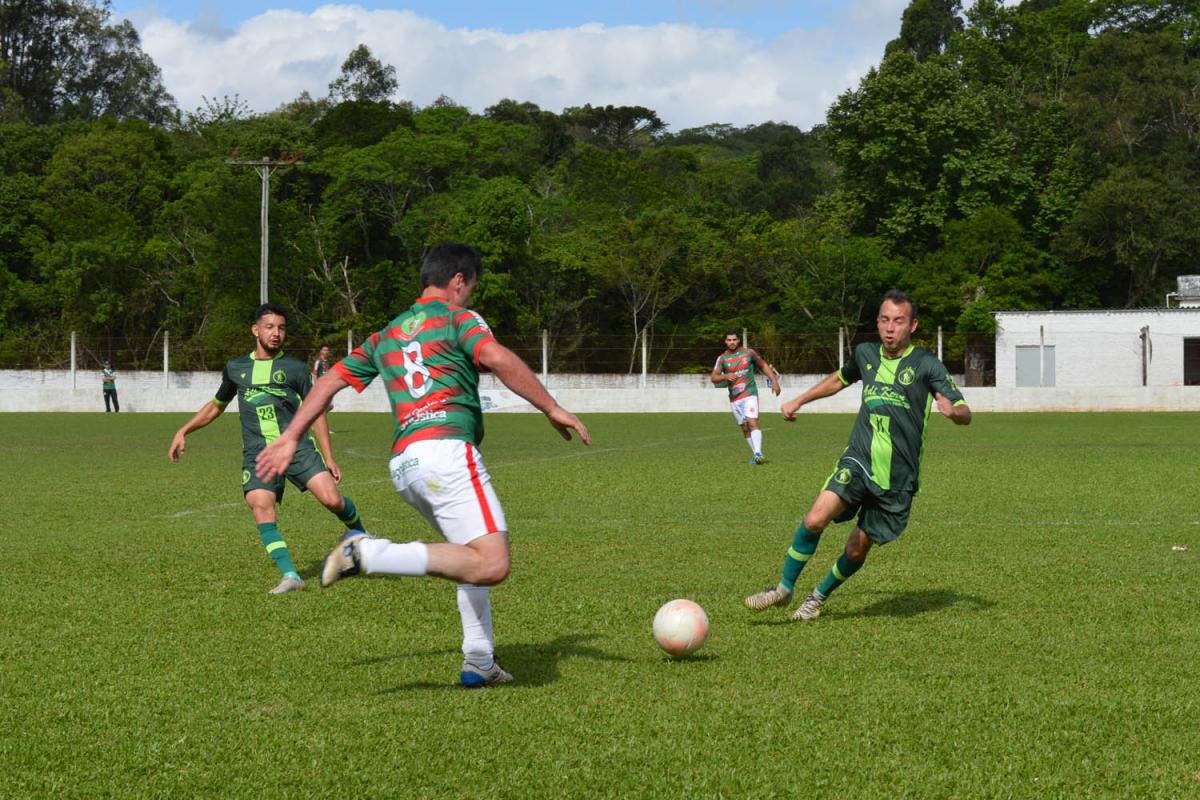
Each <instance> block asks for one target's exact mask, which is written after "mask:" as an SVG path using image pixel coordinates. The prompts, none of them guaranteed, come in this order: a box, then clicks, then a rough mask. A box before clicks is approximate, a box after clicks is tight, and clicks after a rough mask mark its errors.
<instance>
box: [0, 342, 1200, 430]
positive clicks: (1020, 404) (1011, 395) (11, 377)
mask: <svg viewBox="0 0 1200 800" xmlns="http://www.w3.org/2000/svg"><path fill="white" fill-rule="evenodd" d="M1156 352H1157V351H1156ZM823 377H824V376H823V375H785V376H784V384H783V386H784V391H783V395H782V396H781V397H779V398H777V397H775V396H774V395H771V394H769V393H767V392H765V391H763V389H764V388H765V387H762V386H760V387H759V388H760V395H759V397H760V403H761V408H762V412H763V413H764V414H774V413H778V411H779V406H780V401H781V400H786V399H789V398H791V397H794V396H795V395H797V394H799V393H800V392H802V391H804V389H806V388H808V387H809V386H812V385H813V384H815V383H817V382H818V381H820V380H821V379H822V378H823ZM956 380H957V378H956ZM1139 380H1140V376H1139ZM220 383H221V376H220V373H217V372H175V373H171V374H170V375H169V376H168V377H167V378H166V379H164V377H163V374H162V373H161V372H119V373H118V374H117V391H118V393H119V396H120V399H121V410H122V411H123V412H147V411H172V412H194V411H196V410H197V409H199V408H200V406H202V405H204V403H206V402H207V401H208V400H210V399H212V396H213V394H214V393H215V392H216V390H217V387H218V386H219V385H220ZM549 385H550V390H551V392H552V393H553V394H554V395H555V397H557V398H558V401H559V402H560V403H562V404H563V405H564V406H566V407H567V408H569V409H571V410H572V411H575V412H577V413H580V414H594V413H607V412H668V413H669V412H685V411H700V412H705V411H708V412H714V413H724V414H727V413H729V403H728V400H727V398H728V395H727V393H726V392H725V390H723V389H717V388H715V387H713V386H712V385H711V383H709V380H708V376H707V375H650V376H648V377H647V381H646V386H645V388H641V387H640V376H637V375H632V376H630V375H551V376H550V380H549ZM960 385H961V381H960ZM481 389H482V391H481V394H482V395H483V400H484V407H485V410H487V411H530V410H532V409H530V408H529V406H527V405H526V404H524V403H523V402H522V401H521V399H520V398H519V397H517V396H515V395H514V394H512V392H509V391H507V390H506V389H504V388H503V387H502V386H501V385H500V384H499V383H498V382H497V381H496V380H495V378H493V377H492V376H490V375H485V376H483V379H482V381H481ZM963 393H964V394H965V395H966V398H967V403H968V404H969V405H970V406H971V408H972V409H974V410H975V411H981V412H988V411H1200V387H1198V386H1150V387H1142V386H1140V385H1138V386H1124V387H1120V386H1108V387H1097V386H1087V387H1063V386H1060V387H1058V388H1045V389H1042V388H1033V389H1025V388H1022V389H1018V388H1015V387H1012V386H1008V387H987V388H981V387H964V388H963ZM860 398H861V389H860V387H859V386H858V385H855V386H852V387H850V388H849V389H846V390H845V391H842V392H840V393H838V394H836V395H834V396H833V397H829V398H826V399H824V400H819V401H817V402H816V403H814V404H812V405H811V406H808V407H806V408H805V409H804V411H803V412H802V413H824V414H831V413H854V412H856V411H857V410H858V406H859V400H860ZM334 403H335V405H336V407H337V410H338V412H346V411H375V412H386V411H387V410H388V407H387V396H386V393H385V392H384V390H383V387H382V385H381V384H379V383H375V384H372V385H371V386H370V387H368V388H367V390H366V391H365V392H363V393H362V394H361V395H359V394H356V393H355V392H354V390H353V389H345V390H343V391H342V392H341V393H340V394H339V395H338V396H337V397H336V398H334ZM103 410H104V397H103V394H102V392H101V387H100V373H99V372H95V371H90V372H89V371H80V372H77V373H76V379H75V386H74V387H72V383H71V374H70V373H69V372H66V371H15V370H0V412H5V411H101V412H102V411H103Z"/></svg>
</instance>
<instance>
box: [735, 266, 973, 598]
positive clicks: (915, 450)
mask: <svg viewBox="0 0 1200 800" xmlns="http://www.w3.org/2000/svg"><path fill="white" fill-rule="evenodd" d="M876 325H877V327H878V329H879V339H880V342H879V344H873V343H863V344H860V345H859V346H858V347H856V348H854V357H853V358H852V359H851V360H850V362H849V363H848V364H846V365H845V366H844V367H842V368H841V369H839V370H838V371H837V372H833V373H831V374H830V375H828V376H827V377H826V378H825V380H823V381H821V382H820V383H818V384H817V385H816V386H813V387H812V388H811V389H809V390H808V391H806V392H804V393H803V394H802V395H800V396H799V397H796V398H794V399H792V400H789V401H787V402H786V403H784V404H783V407H782V411H783V418H784V419H786V420H788V421H789V422H794V421H795V419H796V412H797V411H799V410H800V407H801V406H804V405H807V404H808V403H811V402H812V401H813V400H819V399H821V398H822V397H829V396H831V395H834V394H837V393H838V392H840V391H841V390H842V389H845V388H846V387H847V386H849V385H850V384H852V383H855V382H856V381H862V384H863V389H862V406H861V408H860V409H859V412H858V418H857V419H856V420H855V422H854V427H853V429H851V431H850V442H849V444H848V445H847V446H846V449H845V451H844V452H843V453H842V457H841V458H840V459H839V460H838V463H837V466H836V467H835V468H834V470H833V474H831V475H830V476H829V478H828V479H827V480H826V481H825V487H824V489H822V490H821V492H820V493H819V494H818V495H817V499H816V500H814V501H813V504H812V507H811V508H809V510H808V513H807V514H805V515H804V520H803V521H802V522H801V523H800V527H799V528H797V529H796V533H795V535H794V536H793V537H792V546H791V547H789V548H788V551H787V554H786V555H785V556H784V561H783V574H782V576H781V577H780V579H779V583H778V584H777V585H776V586H772V587H769V588H767V589H764V590H763V591H761V592H759V593H758V594H752V595H750V596H749V597H747V598H746V599H745V605H746V607H747V608H749V609H750V610H751V611H765V610H766V609H768V608H771V607H773V606H780V607H785V606H787V605H788V604H789V603H790V602H791V600H792V592H793V589H794V586H795V583H796V579H797V578H798V577H799V576H800V571H801V570H803V569H804V565H805V564H806V563H808V560H809V559H810V558H811V557H812V555H813V553H814V552H816V549H817V543H818V542H819V541H820V539H821V534H822V533H823V532H824V531H825V528H826V527H827V526H828V525H829V523H830V522H847V521H849V520H851V519H855V518H856V517H857V522H856V524H855V526H854V529H853V530H851V531H850V536H849V537H848V538H847V539H846V547H845V550H843V551H842V554H841V555H840V556H839V557H838V559H837V562H836V563H835V564H834V565H833V567H832V568H831V569H830V570H829V572H828V574H826V576H825V579H824V580H822V581H821V583H820V584H819V585H818V586H817V587H816V588H815V589H813V590H812V592H810V593H809V595H808V597H806V598H805V599H804V601H803V602H802V603H801V604H800V607H799V608H797V609H796V612H795V614H793V615H792V618H793V619H803V620H812V619H816V618H817V617H818V616H820V614H821V607H822V606H823V605H824V604H825V600H826V599H827V598H828V597H829V595H830V594H831V593H832V592H833V590H834V589H837V588H838V587H839V586H841V585H842V584H843V583H845V582H846V581H847V580H848V579H849V578H850V576H851V575H853V574H854V573H856V572H858V570H859V568H860V567H862V565H863V563H864V562H865V561H866V559H867V553H869V552H870V551H871V548H872V546H874V545H885V544H887V543H888V542H891V541H893V540H895V539H896V538H897V537H899V536H900V534H901V533H903V532H904V529H905V528H906V527H907V526H908V514H909V510H910V508H911V507H912V501H913V497H914V496H915V495H916V494H917V491H918V490H919V489H920V483H919V481H918V477H919V474H920V467H921V455H922V453H923V451H924V449H925V428H926V426H927V425H928V423H929V413H930V411H931V410H932V409H933V408H935V407H936V408H937V410H938V413H940V414H941V415H942V416H944V417H946V418H947V419H949V420H950V421H951V422H953V423H954V424H955V425H969V424H971V409H970V407H969V406H967V403H966V401H965V400H964V399H963V396H962V392H960V391H959V389H958V386H956V385H955V384H954V380H953V379H952V378H951V377H950V375H949V373H947V371H946V367H945V365H943V364H942V362H941V361H939V360H938V358H937V356H935V355H934V354H933V353H930V352H928V351H927V350H922V349H921V348H919V347H915V346H914V345H913V344H912V335H913V333H914V332H915V331H916V330H917V307H916V303H914V302H913V300H912V298H910V297H909V296H908V295H906V294H905V293H904V292H901V291H899V290H897V289H892V290H891V291H889V292H888V293H887V294H885V295H884V297H883V302H882V303H880V305H879V315H878V317H877V318H876Z"/></svg>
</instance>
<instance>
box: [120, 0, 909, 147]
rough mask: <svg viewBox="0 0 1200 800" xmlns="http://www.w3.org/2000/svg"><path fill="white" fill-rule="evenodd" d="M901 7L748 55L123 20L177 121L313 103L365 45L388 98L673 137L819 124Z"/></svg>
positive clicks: (701, 43) (350, 9)
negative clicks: (610, 114) (396, 87)
mask: <svg viewBox="0 0 1200 800" xmlns="http://www.w3.org/2000/svg"><path fill="white" fill-rule="evenodd" d="M905 4H906V0H855V2H853V3H850V4H849V5H848V6H847V8H846V9H845V10H844V11H843V12H842V13H841V15H840V17H839V19H838V20H837V22H836V23H835V26H834V27H832V28H822V29H808V30H801V29H797V30H793V31H781V32H780V33H779V35H778V36H777V37H776V38H775V39H774V40H773V41H772V42H770V43H769V44H767V45H760V44H758V43H757V42H755V41H754V40H752V39H751V38H750V37H747V36H744V35H741V34H739V33H737V32H736V31H734V30H731V29H714V28H701V27H697V26H693V25H678V24H659V25H654V26H602V25H582V26H579V27H576V28H563V29H556V30H542V31H530V32H525V33H519V34H510V33H501V32H497V31H493V30H486V29H454V30H451V29H447V28H446V27H444V26H442V25H441V24H439V23H437V22H435V21H432V20H430V19H427V18H424V17H421V16H418V15H417V14H414V13H412V12H409V11H367V10H365V9H363V8H361V7H358V6H344V5H327V6H322V7H321V8H318V9H317V10H315V11H313V12H312V13H301V12H295V11H269V12H267V13H264V14H261V15H259V16H257V17H254V18H251V19H249V20H247V21H245V22H243V23H242V24H241V25H239V26H238V27H237V28H236V29H235V30H232V31H230V30H223V29H220V28H219V26H217V25H215V24H214V21H213V20H212V19H209V18H204V19H201V20H198V21H196V22H192V23H179V22H175V21H173V20H170V19H167V18H165V17H160V16H148V15H145V14H139V15H137V16H136V17H131V19H132V21H133V22H134V24H135V25H136V26H137V27H138V29H139V31H140V33H141V34H142V46H143V48H144V49H145V51H146V52H147V53H148V54H149V55H150V56H151V57H152V58H153V59H154V61H155V62H156V63H157V64H158V65H159V66H160V67H161V68H162V71H163V80H164V83H165V84H166V86H167V89H168V91H170V92H171V93H172V94H173V95H174V96H175V98H176V100H177V101H178V103H179V106H180V108H183V109H192V108H196V107H198V106H200V105H201V102H202V100H201V98H202V96H203V97H209V98H219V97H221V96H223V95H230V96H232V95H235V94H236V95H239V96H240V97H241V98H242V99H243V100H245V101H246V102H247V103H249V105H250V107H251V108H253V109H255V110H256V111H267V110H270V109H273V108H276V107H278V106H279V105H280V104H281V103H285V102H287V101H289V100H292V99H293V98H295V97H296V96H298V95H299V94H300V93H301V92H302V91H308V92H309V93H310V94H312V95H313V96H314V97H320V96H323V95H324V94H326V92H327V87H328V85H329V82H330V81H332V80H333V79H334V78H336V77H337V75H338V72H339V70H340V68H341V63H342V61H343V60H344V59H345V58H346V56H347V55H348V54H349V52H350V51H351V50H352V49H353V48H354V47H356V46H357V45H358V44H359V43H365V44H366V45H367V46H368V47H369V48H370V49H371V52H372V53H373V54H374V55H375V56H376V57H377V58H378V59H380V60H381V61H383V62H384V63H387V64H391V65H393V66H394V67H395V68H396V76H397V79H398V80H399V83H400V91H399V93H398V94H399V96H400V97H401V98H404V99H408V100H412V101H413V102H414V103H416V104H417V105H427V104H428V103H430V102H432V101H433V100H434V99H436V98H437V97H438V96H439V95H442V94H445V95H448V96H450V97H452V98H453V99H454V100H455V101H457V102H459V103H462V104H464V105H467V106H469V107H470V108H471V109H472V110H474V111H482V110H483V109H484V108H486V107H487V106H489V105H491V104H493V103H495V102H496V101H498V100H500V99H502V98H505V97H509V98H513V99H515V100H519V101H532V102H534V103H537V104H538V105H539V106H541V107H542V108H545V109H548V110H550V111H555V112H557V111H561V110H562V109H563V108H565V107H567V106H578V105H583V104H585V103H591V104H593V105H603V104H608V103H613V104H617V105H643V106H647V107H649V108H652V109H654V110H655V111H657V112H658V114H659V116H660V117H661V118H662V119H663V120H664V121H666V122H667V123H668V124H669V125H670V126H671V127H672V128H673V129H676V130H678V129H681V128H687V127H693V126H697V125H703V124H705V123H709V122H726V123H732V124H734V125H749V124H754V123H759V122H765V121H767V120H776V121H788V122H791V123H792V124H795V125H799V126H801V127H803V128H809V127H811V126H812V125H815V124H817V123H820V122H822V121H823V120H824V117H825V110H826V109H827V108H828V106H829V104H830V102H832V101H833V99H834V98H836V97H837V95H838V94H840V93H841V92H843V91H845V90H846V89H849V88H852V87H853V86H855V85H856V84H857V81H858V79H859V78H861V77H862V75H863V74H865V73H866V71H867V69H869V68H870V67H871V66H872V65H873V64H876V63H878V60H879V57H880V56H881V54H882V52H883V47H884V44H886V42H887V41H888V40H889V39H891V38H893V37H894V36H895V35H896V31H897V30H898V29H899V20H900V14H901V12H902V11H903V8H904V6H905Z"/></svg>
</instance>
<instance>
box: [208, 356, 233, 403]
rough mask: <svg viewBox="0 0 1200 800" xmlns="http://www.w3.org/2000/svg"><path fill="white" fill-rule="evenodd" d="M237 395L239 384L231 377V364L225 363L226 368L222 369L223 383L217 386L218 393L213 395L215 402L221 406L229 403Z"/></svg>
mask: <svg viewBox="0 0 1200 800" xmlns="http://www.w3.org/2000/svg"><path fill="white" fill-rule="evenodd" d="M235 397H237V384H236V383H234V382H233V381H232V380H230V378H229V365H228V364H226V365H225V369H223V370H221V385H220V386H219V387H217V394H216V396H215V397H213V402H214V403H216V404H217V405H218V406H220V407H221V408H224V407H225V406H227V405H229V401H230V400H232V399H233V398H235Z"/></svg>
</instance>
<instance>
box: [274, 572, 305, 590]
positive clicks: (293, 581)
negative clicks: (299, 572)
mask: <svg viewBox="0 0 1200 800" xmlns="http://www.w3.org/2000/svg"><path fill="white" fill-rule="evenodd" d="M303 588H304V581H302V580H300V579H299V578H293V577H292V576H291V575H284V576H283V580H281V581H280V582H279V583H278V584H276V585H275V588H274V589H272V590H271V591H269V592H267V594H283V593H284V592H297V591H299V590H301V589H303Z"/></svg>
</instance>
